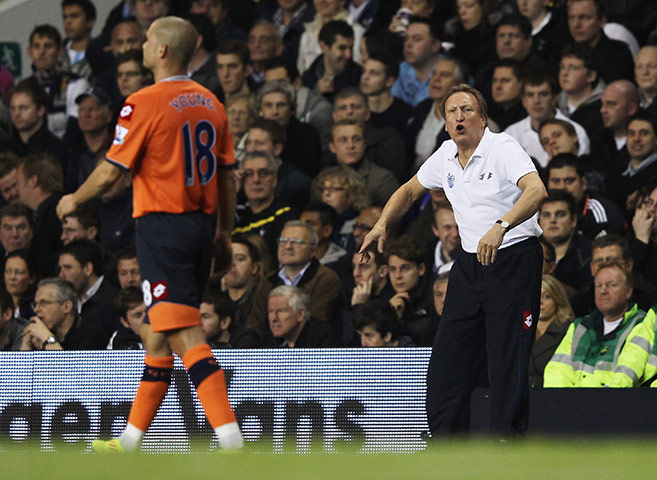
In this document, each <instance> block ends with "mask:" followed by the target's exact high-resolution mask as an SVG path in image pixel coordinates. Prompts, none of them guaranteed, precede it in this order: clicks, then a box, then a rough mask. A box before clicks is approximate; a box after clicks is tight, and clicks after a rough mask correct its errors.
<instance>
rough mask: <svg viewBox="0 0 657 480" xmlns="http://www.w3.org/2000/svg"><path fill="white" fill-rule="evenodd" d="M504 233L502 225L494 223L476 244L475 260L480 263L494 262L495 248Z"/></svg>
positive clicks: (502, 238) (500, 242)
mask: <svg viewBox="0 0 657 480" xmlns="http://www.w3.org/2000/svg"><path fill="white" fill-rule="evenodd" d="M505 233H506V231H505V230H504V227H502V226H501V225H499V224H497V223H496V224H495V225H493V226H492V227H491V229H490V230H488V231H487V232H486V234H485V235H484V236H483V237H481V240H479V245H477V261H478V262H479V263H481V264H482V265H491V264H492V263H494V262H495V258H496V257H497V249H498V248H500V245H502V240H504V234H505Z"/></svg>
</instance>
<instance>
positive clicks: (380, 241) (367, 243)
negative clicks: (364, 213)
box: [358, 222, 388, 263]
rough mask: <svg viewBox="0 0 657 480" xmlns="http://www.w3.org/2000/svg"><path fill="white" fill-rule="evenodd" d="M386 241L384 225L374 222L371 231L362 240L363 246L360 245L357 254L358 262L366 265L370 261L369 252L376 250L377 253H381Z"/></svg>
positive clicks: (386, 233)
mask: <svg viewBox="0 0 657 480" xmlns="http://www.w3.org/2000/svg"><path fill="white" fill-rule="evenodd" d="M387 239H388V232H387V229H386V227H385V225H383V224H381V223H380V222H376V223H375V224H374V226H373V227H372V230H370V231H369V233H368V234H367V235H365V238H364V239H363V245H361V247H360V250H358V253H359V254H360V258H359V261H360V263H367V262H369V261H370V259H371V256H370V252H369V251H370V250H373V249H374V248H377V249H378V250H379V253H383V246H384V244H385V242H386V240H387Z"/></svg>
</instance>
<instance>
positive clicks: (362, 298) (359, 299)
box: [351, 277, 374, 306]
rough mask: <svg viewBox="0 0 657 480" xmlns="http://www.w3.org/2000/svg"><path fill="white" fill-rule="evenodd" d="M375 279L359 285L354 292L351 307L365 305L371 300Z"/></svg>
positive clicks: (369, 279) (371, 278)
mask: <svg viewBox="0 0 657 480" xmlns="http://www.w3.org/2000/svg"><path fill="white" fill-rule="evenodd" d="M373 279H374V277H370V278H368V279H367V281H365V282H362V283H359V284H358V285H356V286H355V287H354V292H353V293H352V295H351V305H352V306H354V305H358V304H359V303H365V302H367V301H368V300H369V299H370V295H371V294H372V281H373Z"/></svg>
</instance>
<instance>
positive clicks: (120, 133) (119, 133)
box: [112, 125, 130, 145]
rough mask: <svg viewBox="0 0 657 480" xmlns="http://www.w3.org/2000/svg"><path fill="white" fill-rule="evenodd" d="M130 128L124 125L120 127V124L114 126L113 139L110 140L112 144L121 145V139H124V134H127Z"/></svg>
mask: <svg viewBox="0 0 657 480" xmlns="http://www.w3.org/2000/svg"><path fill="white" fill-rule="evenodd" d="M129 131H130V130H128V129H127V128H125V127H122V126H121V125H117V126H116V127H115V128H114V141H113V142H112V143H113V144H114V145H122V144H123V141H124V140H125V136H126V135H127V134H128V132H129Z"/></svg>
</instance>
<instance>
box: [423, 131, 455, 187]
mask: <svg viewBox="0 0 657 480" xmlns="http://www.w3.org/2000/svg"><path fill="white" fill-rule="evenodd" d="M445 143H447V142H445ZM444 147H445V144H444V143H443V146H441V147H440V148H439V149H438V150H436V151H435V152H434V153H433V154H432V155H431V156H430V157H429V158H427V160H426V161H425V162H424V163H423V164H422V166H421V167H420V169H419V170H418V172H417V179H418V181H419V182H420V184H421V185H422V186H423V187H424V188H426V189H427V190H436V189H438V188H443V164H444V162H446V161H448V160H447V157H446V155H448V153H447V152H446V149H445V148H444Z"/></svg>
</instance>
